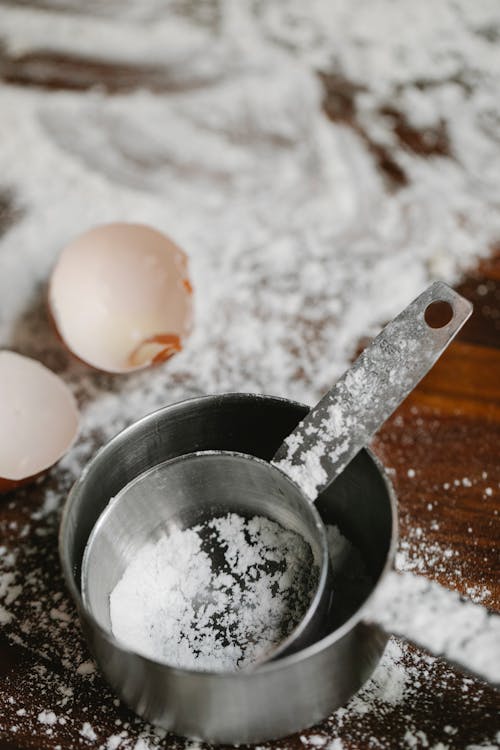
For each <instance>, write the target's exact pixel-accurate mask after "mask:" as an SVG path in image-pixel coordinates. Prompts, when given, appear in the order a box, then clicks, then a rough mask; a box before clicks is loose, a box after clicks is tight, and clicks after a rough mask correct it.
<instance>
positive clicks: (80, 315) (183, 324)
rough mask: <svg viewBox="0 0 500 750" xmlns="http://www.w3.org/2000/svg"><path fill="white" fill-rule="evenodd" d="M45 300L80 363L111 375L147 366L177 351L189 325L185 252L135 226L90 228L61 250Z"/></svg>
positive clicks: (149, 231)
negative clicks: (47, 300)
mask: <svg viewBox="0 0 500 750" xmlns="http://www.w3.org/2000/svg"><path fill="white" fill-rule="evenodd" d="M49 306H50V310H51V313H52V316H53V318H54V321H55V324H56V327H57V329H58V331H59V334H60V336H61V338H62V339H63V341H64V343H65V344H66V346H67V347H68V349H70V351H72V352H73V354H75V355H76V356H77V357H79V358H80V359H82V360H83V361H84V362H87V363H88V364H90V365H92V366H93V367H95V368H97V369H99V370H104V371H106V372H112V373H121V372H129V371H131V370H138V369H141V368H143V367H147V366H148V365H150V364H152V363H154V362H160V361H163V360H164V359H168V357H170V356H172V354H175V352H177V351H179V350H180V349H181V348H182V341H183V339H184V338H185V337H186V336H187V335H188V334H189V332H190V330H191V324H192V291H191V284H190V282H189V278H188V272H187V258H186V255H185V253H184V252H183V251H182V250H181V249H180V248H178V247H177V246H176V245H175V244H174V243H173V242H172V241H171V240H170V239H168V238H167V237H165V236H164V235H163V234H161V233H160V232H157V231H156V230H155V229H151V228H150V227H147V226H143V225H141V224H126V223H117V224H107V225H104V226H99V227H96V228H95V229H91V230H90V231H89V232H86V233H85V234H83V235H81V236H80V237H78V238H77V239H76V240H74V241H73V242H72V243H70V244H69V245H68V246H67V247H66V248H65V249H64V250H63V252H62V253H61V256H60V258H59V261H58V263H57V265H56V267H55V269H54V271H53V273H52V277H51V280H50V286H49Z"/></svg>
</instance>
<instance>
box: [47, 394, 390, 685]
mask: <svg viewBox="0 0 500 750" xmlns="http://www.w3.org/2000/svg"><path fill="white" fill-rule="evenodd" d="M231 400H235V401H237V400H241V401H251V400H255V401H262V402H275V403H282V404H283V405H286V406H290V407H295V408H297V409H300V410H304V409H308V408H310V407H308V406H307V405H306V404H303V403H300V402H299V401H295V400H293V399H288V398H284V397H281V396H273V395H266V394H260V393H245V392H241V391H230V392H227V393H222V394H214V395H210V394H209V395H203V396H193V397H190V398H187V399H183V400H181V401H176V402H175V403H173V404H168V405H167V406H163V407H161V408H160V409H156V410H155V411H153V412H150V413H149V414H146V415H144V416H143V417H141V418H140V419H138V420H136V421H135V422H133V423H132V424H131V425H129V426H128V427H125V428H124V429H123V430H120V431H119V432H118V433H117V434H116V435H114V437H112V438H111V439H110V440H109V441H107V442H106V443H105V444H104V445H103V446H101V447H100V448H99V449H98V450H97V451H96V452H95V454H94V456H93V457H92V458H91V459H90V461H89V462H88V463H87V464H86V466H85V467H84V468H83V470H82V472H81V474H80V476H79V477H78V479H77V480H76V481H75V483H74V484H73V486H72V488H71V490H70V492H69V494H68V498H67V500H66V502H65V504H64V508H63V511H62V516H61V522H60V527H59V544H58V547H59V557H60V560H61V565H62V569H63V575H64V579H65V581H66V585H67V587H68V589H69V591H70V594H71V596H72V598H73V601H74V602H75V603H76V605H77V608H78V610H79V612H80V613H81V614H82V617H83V618H84V620H86V621H87V627H91V628H92V629H93V630H94V631H96V632H97V633H98V634H99V636H100V638H101V639H102V640H104V641H106V642H108V643H109V644H110V646H112V647H113V648H115V649H119V650H120V651H122V652H125V653H129V654H131V655H136V656H137V657H138V658H139V659H141V660H143V661H144V662H146V663H148V664H150V665H151V666H152V667H156V668H161V667H165V666H166V665H164V664H161V663H160V662H157V661H155V660H153V659H149V658H148V657H145V656H141V655H140V654H136V652H134V651H132V650H131V649H128V648H123V647H122V645H121V643H119V642H118V641H117V639H116V638H115V637H114V636H113V635H112V634H111V633H109V631H108V630H106V629H105V628H103V627H102V626H101V625H100V624H99V623H98V622H97V620H96V619H95V618H94V616H93V615H92V614H90V613H89V612H88V611H87V610H86V609H84V608H83V602H82V597H81V591H80V589H79V587H78V586H77V584H76V582H75V576H74V574H75V573H76V571H75V569H74V566H71V565H69V563H68V561H67V560H66V552H65V544H64V542H65V538H66V535H67V534H68V532H69V526H70V511H71V508H72V506H73V504H74V502H75V499H76V498H77V497H78V495H79V493H80V489H81V487H82V485H83V484H84V482H85V480H86V477H87V475H88V474H89V473H90V472H91V471H92V470H93V468H94V466H95V465H97V464H99V463H100V461H101V458H102V456H103V455H105V454H106V452H107V451H108V450H110V448H112V447H113V446H114V445H116V443H118V442H124V441H125V442H126V441H127V440H128V439H129V438H130V437H131V436H132V435H133V434H134V432H135V431H136V430H137V429H138V428H140V427H141V426H144V425H145V424H147V423H148V422H155V421H156V420H157V419H158V418H160V417H161V416H163V415H165V414H168V413H169V412H171V411H175V410H176V409H178V410H182V409H183V408H185V407H186V406H187V405H195V404H196V403H198V404H199V405H203V404H204V403H208V402H210V401H212V402H217V401H219V402H220V403H223V402H224V401H231ZM363 450H364V451H365V452H366V453H367V454H368V456H369V457H370V459H371V461H372V462H373V464H374V465H375V466H376V468H377V469H378V472H379V474H380V476H381V478H382V481H383V482H384V485H385V487H386V490H387V495H388V498H389V502H390V506H391V516H392V520H393V523H392V530H391V538H390V543H389V548H388V550H387V555H386V559H385V563H384V566H383V568H382V570H381V573H380V575H379V578H378V580H377V582H376V583H375V585H374V587H373V591H372V592H371V594H370V595H369V596H368V597H367V599H366V601H365V602H363V604H362V605H361V606H360V607H359V608H358V609H357V610H356V612H354V613H353V615H351V617H350V618H349V619H348V620H346V622H344V623H343V624H342V625H341V626H340V627H338V628H336V629H335V630H334V631H333V632H331V633H328V634H327V635H326V636H324V638H322V639H321V640H319V641H316V642H315V643H313V644H311V645H310V646H308V647H307V648H305V649H302V650H301V651H298V652H296V653H293V654H290V655H289V656H285V657H283V658H280V659H277V660H276V661H268V662H265V663H264V664H262V666H259V667H258V669H255V670H253V671H251V670H248V671H245V670H241V671H238V672H204V671H198V670H189V669H185V668H179V667H170V666H168V669H170V670H172V672H174V673H176V674H177V675H186V676H187V675H190V676H191V677H195V676H196V677H198V678H199V679H210V680H217V681H218V680H228V679H230V680H235V681H239V680H250V679H252V676H253V675H256V674H259V675H260V674H262V673H272V672H275V671H280V670H281V669H286V668H287V667H288V666H292V665H294V664H296V663H300V662H302V661H306V660H307V659H309V658H311V657H313V656H314V655H316V654H319V653H320V652H321V651H323V649H324V648H325V647H327V646H330V645H333V644H334V643H335V642H337V641H340V640H341V639H342V638H343V637H344V636H345V635H346V634H347V633H348V632H349V631H350V630H352V629H353V627H355V626H356V624H357V623H358V622H360V621H361V620H363V614H364V611H365V610H366V608H367V605H368V603H369V601H370V600H371V599H372V597H373V596H374V593H375V590H376V589H377V588H378V587H379V585H380V584H381V582H382V579H383V578H385V576H386V574H387V572H388V571H389V570H391V569H392V567H393V562H394V557H395V554H396V548H397V542H398V513H397V497H396V493H395V491H394V487H393V485H392V482H391V480H390V478H389V475H388V473H387V471H386V470H385V468H384V466H383V464H382V462H381V461H380V460H379V459H378V458H377V456H375V455H374V453H373V452H372V451H371V450H370V449H369V448H364V449H363ZM244 455H248V454H244ZM255 458H257V457H255ZM261 460H263V459H261ZM89 536H90V534H89ZM87 541H88V540H87Z"/></svg>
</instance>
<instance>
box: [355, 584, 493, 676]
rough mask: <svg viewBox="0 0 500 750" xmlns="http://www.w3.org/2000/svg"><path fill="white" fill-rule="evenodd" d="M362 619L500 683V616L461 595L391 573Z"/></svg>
mask: <svg viewBox="0 0 500 750" xmlns="http://www.w3.org/2000/svg"><path fill="white" fill-rule="evenodd" d="M363 619H364V620H365V621H366V622H370V623H375V624H377V625H378V626H380V627H381V628H382V629H383V630H385V632H387V633H389V634H392V635H398V636H401V637H403V638H404V639H405V640H408V641H411V642H412V643H415V644H416V645H417V646H421V647H422V648H425V649H426V650H427V651H430V652H431V653H432V654H434V656H442V657H444V658H445V659H447V660H448V661H450V662H452V663H453V664H456V665H457V666H458V667H460V668H461V669H463V670H465V671H466V672H470V673H471V674H474V675H477V676H478V677H480V678H482V679H483V680H487V681H488V682H489V683H490V684H491V685H493V686H497V687H498V686H499V684H500V616H499V615H496V614H493V613H491V612H488V610H487V609H486V608H485V607H482V606H481V605H479V604H473V603H472V602H471V601H467V600H463V599H462V598H461V597H460V595H459V594H458V593H457V592H456V591H449V590H448V589H446V588H444V587H443V586H440V585H439V584H438V583H435V582H434V581H429V580H428V579H427V578H424V577H422V576H416V575H414V574H413V573H396V572H394V571H390V572H389V573H388V574H387V575H386V576H385V577H384V578H383V580H382V581H381V583H380V584H379V586H378V587H377V589H376V591H375V593H374V594H373V597H372V598H371V599H370V600H369V602H368V606H367V608H366V609H365V614H364V618H363Z"/></svg>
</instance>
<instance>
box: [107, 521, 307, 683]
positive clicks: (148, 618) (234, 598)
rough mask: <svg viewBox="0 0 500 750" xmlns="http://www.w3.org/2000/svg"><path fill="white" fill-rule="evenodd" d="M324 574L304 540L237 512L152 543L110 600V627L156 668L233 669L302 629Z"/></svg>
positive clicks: (124, 575) (256, 657)
mask: <svg viewBox="0 0 500 750" xmlns="http://www.w3.org/2000/svg"><path fill="white" fill-rule="evenodd" d="M318 574H319V570H318V567H317V566H316V565H314V562H313V557H312V551H311V548H310V546H309V545H308V544H307V542H306V541H305V540H304V539H303V537H301V536H300V535H299V534H297V533H295V532H293V531H289V530H287V529H284V528H283V527H282V526H280V525H279V524H278V523H275V522H274V521H271V520H269V519H268V518H264V517H261V516H254V517H253V518H250V519H246V518H243V517H242V516H239V515H237V514H235V513H230V514H228V515H227V516H224V517H219V518H214V519H212V520H210V521H205V522H203V523H201V524H198V525H197V526H193V527H191V528H187V529H180V528H176V529H174V530H173V531H172V532H171V533H169V534H168V535H167V536H163V537H161V538H160V539H159V540H158V541H154V542H153V541H150V542H147V543H146V544H145V545H144V546H143V547H142V548H141V549H140V550H139V552H138V553H137V555H136V556H135V557H134V559H133V560H132V562H131V563H130V564H129V565H128V567H127V568H126V570H125V572H124V574H123V576H122V578H121V579H120V581H119V582H118V583H117V585H116V586H115V588H114V589H113V591H112V593H111V596H110V616H111V625H112V630H113V633H114V635H115V636H116V637H117V638H118V639H119V640H121V641H123V642H124V643H125V644H126V645H127V646H128V647H129V648H132V649H134V650H135V651H138V652H139V653H141V654H143V655H145V656H148V657H150V658H152V659H155V660H157V661H162V662H166V663H168V664H171V665H173V666H176V667H184V668H191V669H203V670H213V671H234V670H236V669H240V668H242V667H244V666H246V665H248V664H251V663H253V662H255V661H256V660H257V659H259V657H263V656H264V655H265V654H266V653H267V652H269V651H270V650H271V649H272V648H273V646H275V645H277V644H278V643H280V641H282V640H283V639H284V638H285V637H286V636H287V635H288V634H289V633H290V632H291V631H292V629H293V628H294V627H295V626H296V625H297V624H298V623H299V622H300V620H301V619H302V617H303V615H304V613H305V611H306V610H307V607H308V605H309V603H310V600H311V598H312V596H313V594H314V592H315V589H316V585H317V582H318Z"/></svg>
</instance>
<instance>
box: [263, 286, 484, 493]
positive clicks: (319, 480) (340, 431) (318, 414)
mask: <svg viewBox="0 0 500 750" xmlns="http://www.w3.org/2000/svg"><path fill="white" fill-rule="evenodd" d="M435 302H445V303H448V304H449V305H450V306H451V308H452V313H453V314H452V317H451V320H450V321H449V322H448V323H447V324H446V325H444V326H442V327H441V328H432V327H431V326H430V325H428V324H427V323H426V320H425V313H426V310H427V309H428V308H429V306H430V305H431V304H432V303H435ZM471 312H472V305H471V303H470V302H469V301H468V300H466V299H464V298H463V297H461V296H460V295H459V294H457V292H455V291H454V290H453V289H451V288H450V287H449V286H447V284H444V283H443V282H441V281H437V282H435V283H434V284H432V285H431V286H430V287H429V288H428V289H426V291H425V292H423V294H421V295H420V296H419V297H417V298H416V299H415V300H414V301H413V302H412V303H411V304H410V305H409V306H408V307H407V308H406V309H405V310H403V312H402V313H400V314H399V315H398V316H397V317H396V318H394V320H393V321H391V322H390V323H389V324H388V325H387V326H386V327H385V328H384V329H383V331H382V332H381V333H380V334H379V335H378V336H377V337H376V338H375V339H374V340H373V342H372V343H371V344H370V346H369V347H367V348H366V349H365V350H364V352H363V353H362V354H361V355H360V356H359V357H358V359H357V360H356V361H355V363H354V364H353V366H352V367H351V368H350V369H349V370H347V372H346V373H344V375H343V376H342V377H341V378H340V379H339V380H338V381H337V382H336V383H335V385H334V386H333V388H332V389H331V390H330V391H329V392H328V393H327V394H326V396H324V397H323V398H322V399H321V401H319V403H318V404H317V405H316V406H315V407H314V408H313V409H311V411H310V412H309V414H308V415H307V416H306V417H305V419H303V420H302V422H300V424H299V425H298V427H296V429H295V430H294V431H293V432H292V433H291V434H290V435H289V436H288V437H287V438H286V440H285V441H284V442H283V443H282V445H281V446H280V448H279V449H278V451H277V452H276V455H275V456H274V458H273V463H274V464H275V465H277V466H278V468H280V469H281V470H282V471H284V472H285V473H286V474H287V475H288V476H289V477H290V478H291V479H293V480H294V481H295V482H296V483H297V484H298V485H299V487H300V488H301V489H302V491H303V492H304V493H305V494H306V495H307V496H308V497H309V498H310V499H311V500H315V499H316V497H317V496H318V494H319V493H320V492H322V490H324V489H325V487H327V486H328V485H329V484H330V483H331V482H333V480H334V479H336V477H337V476H338V475H339V474H340V473H341V471H342V470H343V469H344V468H345V467H346V466H347V464H348V463H349V461H351V459H352V458H354V456H355V455H356V453H358V451H359V450H360V449H361V448H363V447H364V446H365V445H367V443H368V442H369V440H370V438H371V437H372V436H373V435H374V433H375V432H376V431H377V430H378V429H379V427H381V426H382V425H383V423H384V422H385V421H386V419H388V417H390V415H391V414H392V413H393V412H394V411H395V410H396V408H397V407H398V406H399V405H400V404H401V402H402V401H403V400H404V399H405V398H406V396H407V395H408V394H409V393H410V391H412V390H413V388H414V387H415V386H416V385H417V383H418V382H419V381H420V380H421V379H422V378H423V377H424V375H425V374H426V373H427V372H428V371H429V370H430V369H431V367H432V365H433V364H434V363H435V362H436V360H437V359H438V358H439V356H440V355H441V354H442V353H443V351H444V350H445V349H446V347H447V346H448V344H449V343H450V341H451V340H452V339H453V338H454V336H456V334H457V333H458V331H459V330H460V328H461V327H462V326H463V324H464V323H465V321H466V320H467V319H468V317H469V316H470V314H471Z"/></svg>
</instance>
